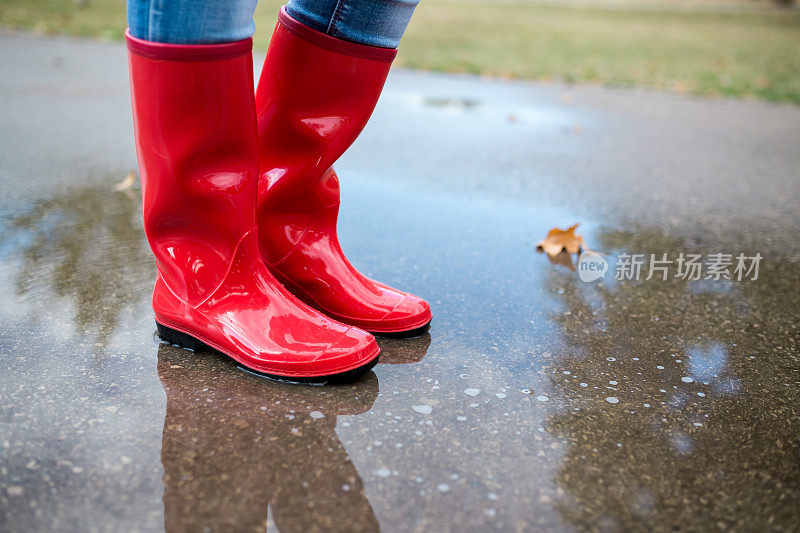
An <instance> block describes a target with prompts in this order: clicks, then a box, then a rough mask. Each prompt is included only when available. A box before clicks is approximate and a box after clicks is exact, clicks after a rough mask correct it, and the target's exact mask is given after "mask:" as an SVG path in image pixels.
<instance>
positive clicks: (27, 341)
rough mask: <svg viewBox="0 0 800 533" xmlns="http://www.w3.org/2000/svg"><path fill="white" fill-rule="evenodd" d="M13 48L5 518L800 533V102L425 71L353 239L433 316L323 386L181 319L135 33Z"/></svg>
mask: <svg viewBox="0 0 800 533" xmlns="http://www.w3.org/2000/svg"><path fill="white" fill-rule="evenodd" d="M0 46H1V47H2V49H3V54H2V55H0V117H1V118H2V120H0V140H1V141H2V142H0V184H2V195H0V198H1V199H0V324H2V327H1V328H0V355H1V356H2V361H3V371H2V373H0V484H1V486H0V529H2V530H3V531H51V530H61V531H94V530H106V531H138V530H141V531H150V530H156V531H158V530H163V529H166V530H168V531H205V530H208V531H233V530H242V531H250V530H263V529H265V528H266V529H267V530H269V531H280V532H282V533H286V532H292V531H303V532H305V531H321V530H325V531H332V530H345V531H377V530H378V529H380V530H383V531H403V532H405V531H492V530H502V531H536V530H548V531H584V530H586V531H624V530H634V531H666V530H705V531H708V530H737V531H754V530H758V531H769V530H775V531H780V530H783V531H791V530H794V531H797V530H800V525H799V524H800V390H798V389H800V355H799V354H798V334H799V332H798V326H799V325H800V320H799V319H800V311H798V295H799V294H800V270H799V269H798V265H799V264H800V150H798V141H800V108H797V107H791V106H776V105H769V104H763V103H753V102H742V101H725V100H716V101H715V100H700V99H694V98H690V97H681V96H675V95H664V94H658V93H649V92H642V91H617V90H610V89H601V88H593V87H584V88H576V87H567V86H560V85H542V84H527V83H512V82H505V81H492V80H481V79H477V78H471V77H460V76H445V75H435V74H424V73H415V72H409V71H403V70H400V69H398V70H395V71H394V72H393V73H392V75H391V77H390V80H389V83H388V85H387V88H386V91H385V94H384V96H383V98H382V100H381V102H380V104H379V107H378V109H377V111H376V113H375V115H374V117H373V120H372V122H371V123H370V125H369V126H368V128H367V129H366V131H365V133H364V134H363V135H362V137H361V138H360V139H359V140H358V141H357V143H356V144H355V145H354V146H353V148H352V149H351V150H350V151H349V152H348V153H347V154H346V155H345V157H344V158H343V159H342V161H341V162H340V164H339V165H338V166H337V170H338V173H339V175H340V179H341V181H342V188H343V208H342V213H341V221H340V234H341V238H342V243H343V246H344V248H345V249H346V250H347V251H348V255H349V256H350V257H351V259H352V260H353V262H354V263H355V264H356V265H357V266H358V267H359V268H360V269H362V270H363V271H364V272H365V273H367V274H368V275H369V276H371V277H374V278H377V279H381V280H383V281H385V282H387V283H391V284H393V285H395V286H398V287H401V288H403V289H406V290H409V291H412V292H415V293H416V294H419V295H420V296H423V297H425V298H427V299H428V300H429V301H430V302H431V304H432V307H433V310H434V314H435V319H434V323H433V327H432V328H431V330H430V332H429V333H428V334H426V335H425V336H423V337H420V338H417V339H411V340H383V341H380V343H381V346H382V349H383V355H382V359H381V364H379V365H378V366H376V367H375V369H374V370H373V372H371V373H369V374H368V375H367V376H366V377H364V378H363V379H361V380H360V381H358V382H356V383H353V384H352V385H348V386H341V387H300V386H292V385H288V384H281V383H275V382H271V381H267V380H264V379H260V378H257V377H255V376H252V375H250V374H247V373H245V372H243V371H241V370H239V369H238V368H237V367H236V366H235V365H234V364H232V363H231V362H230V361H228V360H226V359H224V358H222V357H220V356H216V355H209V354H202V353H192V352H189V351H185V350H181V349H177V348H174V347H172V346H169V345H165V344H161V343H159V342H158V340H157V339H156V338H155V337H154V332H155V327H154V323H153V319H152V316H151V312H150V309H149V296H150V290H151V288H152V282H153V279H154V265H153V262H152V260H151V258H150V255H149V249H148V247H147V243H146V242H145V240H144V236H143V233H142V228H141V222H140V209H141V202H140V200H139V197H138V194H139V191H138V188H137V187H136V186H134V187H133V188H131V189H127V190H122V191H118V190H116V189H115V184H116V183H118V182H120V181H121V180H122V178H123V177H124V176H125V175H126V174H127V173H128V172H130V171H131V170H135V169H136V161H135V154H134V147H133V145H132V126H131V119H130V107H129V101H128V92H127V78H126V59H125V51H124V47H123V46H122V45H121V44H116V43H115V44H104V43H85V42H77V41H69V40H61V39H57V40H51V39H43V38H31V37H26V36H20V35H14V34H7V33H6V34H0ZM575 222H581V223H582V225H581V227H580V229H579V231H580V232H581V233H582V234H583V235H584V237H585V239H586V241H587V244H588V245H589V247H590V248H591V249H593V250H598V251H601V252H603V253H604V254H605V255H604V258H605V259H606V260H607V261H608V263H609V265H610V267H609V271H608V272H607V274H606V276H605V278H602V279H600V280H598V281H595V282H592V283H588V282H584V281H581V279H580V277H579V276H578V274H577V273H576V272H575V271H573V270H571V269H570V268H568V267H567V266H564V264H556V263H553V262H550V261H548V259H547V258H546V257H545V256H544V255H541V254H539V253H537V251H536V242H537V241H538V240H539V239H541V238H543V237H544V236H545V234H546V233H547V231H548V230H549V229H550V228H551V227H553V226H560V227H566V226H568V225H569V224H572V223H575ZM636 253H642V254H647V255H646V257H648V258H649V254H656V255H657V256H658V257H661V255H662V254H664V253H666V254H668V258H672V259H674V258H676V257H677V256H678V254H680V253H684V254H690V253H691V254H701V255H702V256H703V259H704V260H705V259H707V258H708V256H709V255H710V254H715V253H724V254H732V255H733V256H734V257H735V256H737V255H738V254H740V253H743V254H745V255H746V256H748V257H752V256H755V254H757V253H759V254H761V256H762V260H761V262H760V263H759V272H758V279H756V280H753V279H750V278H752V277H753V273H752V272H751V273H750V277H749V278H748V277H747V276H745V279H742V280H737V279H736V276H735V275H732V276H731V277H732V278H733V279H730V280H728V279H724V278H721V279H701V280H695V281H690V280H685V279H681V278H680V277H675V273H676V272H677V266H675V265H673V266H672V267H671V268H672V270H670V271H669V275H668V279H666V280H663V279H661V278H660V274H657V275H655V276H653V277H652V278H651V279H650V280H646V279H644V278H646V277H647V273H648V271H647V264H645V266H644V267H643V273H642V276H641V279H640V280H639V281H635V280H627V281H626V280H617V279H615V278H616V277H617V276H616V275H615V274H616V268H617V266H618V265H620V264H621V262H622V258H624V257H625V256H624V254H636ZM563 259H564V258H563V257H562V258H561V260H559V261H557V263H559V262H560V263H565V261H562V260H563ZM573 260H574V258H573ZM704 274H705V272H704ZM703 277H705V276H703Z"/></svg>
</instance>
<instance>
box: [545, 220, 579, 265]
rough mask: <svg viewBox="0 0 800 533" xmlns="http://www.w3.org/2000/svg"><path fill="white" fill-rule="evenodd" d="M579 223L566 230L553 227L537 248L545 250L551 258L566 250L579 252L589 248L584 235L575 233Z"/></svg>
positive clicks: (569, 252) (574, 252) (572, 252)
mask: <svg viewBox="0 0 800 533" xmlns="http://www.w3.org/2000/svg"><path fill="white" fill-rule="evenodd" d="M577 227H578V224H574V225H572V226H570V227H568V228H567V229H566V230H563V229H558V228H553V229H551V230H550V231H549V232H547V237H545V238H544V240H541V241H539V242H538V243H537V244H536V249H537V250H539V251H540V252H545V253H546V254H547V255H548V256H550V257H551V258H554V257H556V256H558V254H560V253H561V252H562V251H564V250H566V252H567V253H568V254H577V253H578V252H580V251H581V249H587V248H586V243H585V242H584V241H583V237H582V236H580V235H578V234H576V233H575V228H577Z"/></svg>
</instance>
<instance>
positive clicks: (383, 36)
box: [286, 0, 419, 48]
mask: <svg viewBox="0 0 800 533" xmlns="http://www.w3.org/2000/svg"><path fill="white" fill-rule="evenodd" d="M417 4H419V0H289V3H288V4H286V11H287V12H288V13H289V15H291V17H292V18H294V19H295V20H297V21H299V22H301V23H303V24H305V25H306V26H309V27H311V28H313V29H315V30H317V31H319V32H322V33H325V34H327V35H330V36H331V37H336V38H337V39H344V40H346V41H352V42H355V43H359V44H365V45H368V46H379V47H381V48H397V46H398V45H399V44H400V38H401V37H402V36H403V33H404V32H405V31H406V26H408V22H409V21H410V20H411V15H413V14H414V8H416V7H417Z"/></svg>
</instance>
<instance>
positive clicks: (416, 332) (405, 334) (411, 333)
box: [370, 322, 431, 339]
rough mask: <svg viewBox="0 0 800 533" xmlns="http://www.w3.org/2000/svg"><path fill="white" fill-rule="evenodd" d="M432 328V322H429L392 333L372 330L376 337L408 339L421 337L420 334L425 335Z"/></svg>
mask: <svg viewBox="0 0 800 533" xmlns="http://www.w3.org/2000/svg"><path fill="white" fill-rule="evenodd" d="M429 329H431V323H430V322H428V323H427V324H425V325H424V326H420V327H418V328H414V329H409V330H408V331H393V332H391V333H385V332H380V331H370V333H372V334H373V335H375V336H376V337H382V338H384V339H408V338H411V337H419V336H420V335H424V334H425V333H427V331H428V330H429Z"/></svg>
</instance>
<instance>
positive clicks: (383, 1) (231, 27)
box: [128, 0, 419, 48]
mask: <svg viewBox="0 0 800 533" xmlns="http://www.w3.org/2000/svg"><path fill="white" fill-rule="evenodd" d="M257 1H258V0H202V1H198V0H128V26H129V28H130V32H131V34H132V35H133V36H134V37H138V38H140V39H145V40H147V41H155V42H160V43H173V44H211V43H225V42H232V41H240V40H242V39H246V38H248V37H250V36H252V35H253V32H254V31H255V28H256V26H255V23H254V22H253V12H254V11H255V9H256V2H257ZM418 3H419V0H289V3H288V4H287V6H286V9H287V11H288V12H289V15H291V16H292V17H293V18H295V19H296V20H298V21H300V22H302V23H303V24H305V25H306V26H310V27H311V28H313V29H315V30H317V31H320V32H323V33H326V34H328V35H330V36H332V37H336V38H339V39H344V40H347V41H353V42H356V43H360V44H366V45H369V46H380V47H382V48H397V45H398V44H400V38H401V37H402V36H403V33H404V32H405V31H406V26H408V22H409V21H410V20H411V15H412V14H413V13H414V8H415V7H417V4H418Z"/></svg>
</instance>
